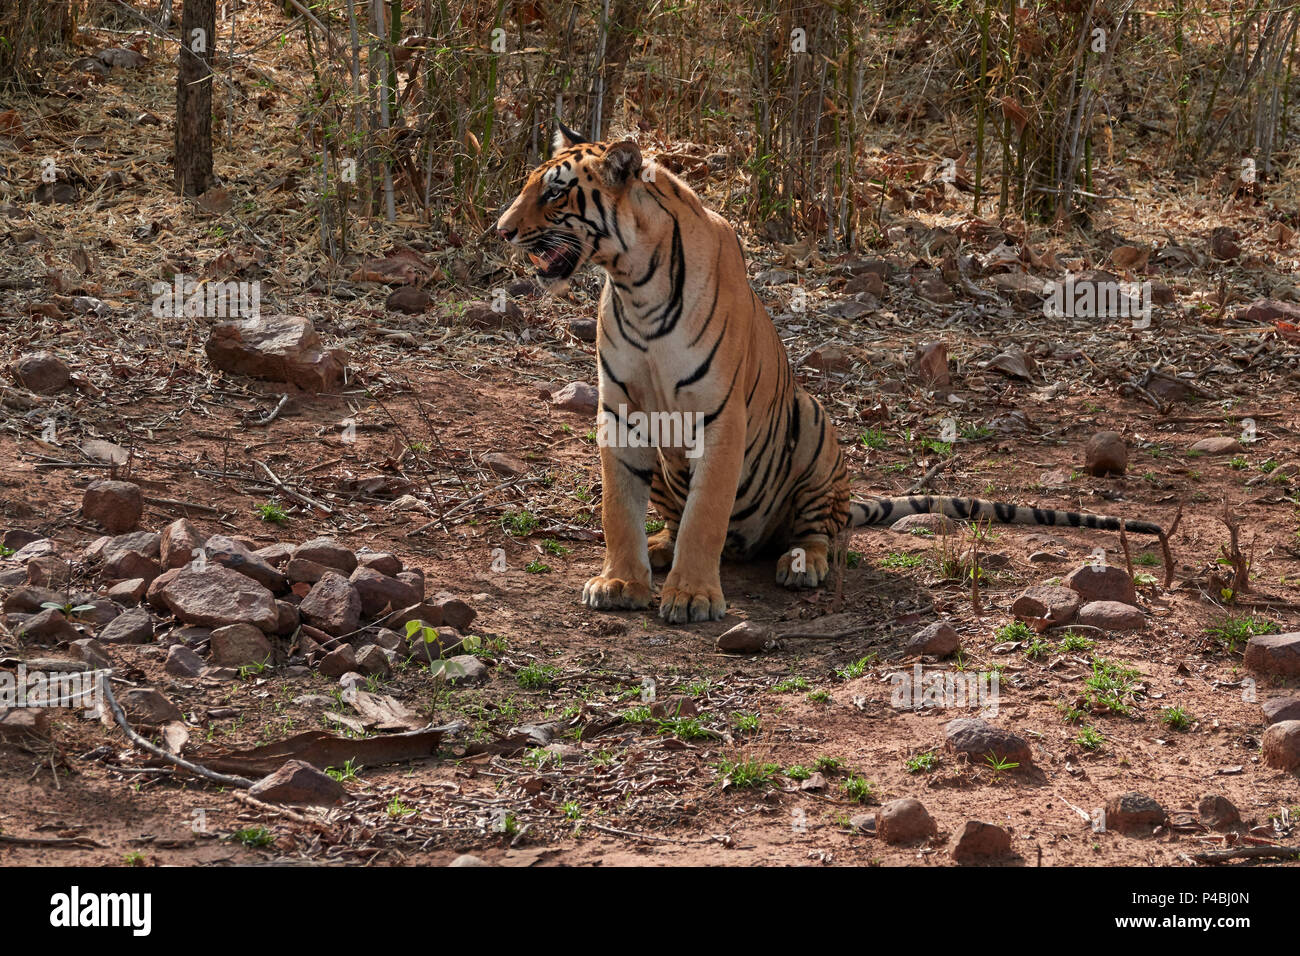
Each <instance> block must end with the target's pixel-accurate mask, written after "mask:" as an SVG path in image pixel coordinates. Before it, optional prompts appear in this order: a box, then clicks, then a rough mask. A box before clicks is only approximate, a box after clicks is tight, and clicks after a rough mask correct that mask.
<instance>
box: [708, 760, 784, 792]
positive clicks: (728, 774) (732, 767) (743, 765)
mask: <svg viewBox="0 0 1300 956" xmlns="http://www.w3.org/2000/svg"><path fill="white" fill-rule="evenodd" d="M713 766H714V768H715V769H716V770H717V771H718V776H719V777H721V778H722V779H723V780H724V781H729V782H730V783H731V786H733V787H736V788H737V789H742V790H744V789H749V788H751V787H766V786H768V785H770V784H771V782H772V778H773V777H774V776H776V775H777V773H779V772H780V770H781V768H780V767H778V766H777V765H776V764H774V763H760V762H759V761H757V760H752V759H747V760H738V761H732V760H727V759H725V758H724V759H722V760H719V761H718V762H717V763H715V764H714V765H713Z"/></svg>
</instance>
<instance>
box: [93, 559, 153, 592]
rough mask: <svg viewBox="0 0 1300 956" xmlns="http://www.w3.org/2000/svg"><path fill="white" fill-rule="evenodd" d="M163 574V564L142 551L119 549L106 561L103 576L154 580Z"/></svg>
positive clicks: (115, 579)
mask: <svg viewBox="0 0 1300 956" xmlns="http://www.w3.org/2000/svg"><path fill="white" fill-rule="evenodd" d="M160 574H162V566H161V565H160V564H159V563H158V562H157V561H156V560H154V559H153V558H151V557H149V556H148V555H146V554H144V553H142V552H140V551H117V552H114V554H113V556H112V557H111V558H109V560H108V561H106V562H105V563H104V569H103V574H102V576H103V577H104V578H106V579H108V580H110V581H130V580H137V579H138V580H141V581H144V582H146V583H145V586H146V587H148V582H150V581H152V580H153V579H154V578H156V577H158V575H160Z"/></svg>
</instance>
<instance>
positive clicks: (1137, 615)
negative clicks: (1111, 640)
mask: <svg viewBox="0 0 1300 956" xmlns="http://www.w3.org/2000/svg"><path fill="white" fill-rule="evenodd" d="M1074 622H1075V623H1076V624H1082V625H1086V626H1088V627H1099V628H1101V629H1102V630H1103V631H1137V630H1141V629H1142V628H1144V627H1146V624H1147V619H1146V615H1144V614H1143V613H1142V612H1141V611H1140V610H1139V609H1137V608H1135V607H1134V606H1133V605H1132V604H1124V603H1122V602H1120V601H1089V602H1088V603H1087V604H1085V605H1084V606H1083V607H1081V608H1080V609H1079V615H1078V617H1076V618H1075V619H1074Z"/></svg>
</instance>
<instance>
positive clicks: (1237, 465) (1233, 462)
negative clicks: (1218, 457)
mask: <svg viewBox="0 0 1300 956" xmlns="http://www.w3.org/2000/svg"><path fill="white" fill-rule="evenodd" d="M1228 467H1229V468H1231V469H1233V470H1234V471H1241V470H1242V469H1243V468H1249V467H1250V462H1248V461H1246V459H1245V458H1243V457H1242V456H1241V455H1238V456H1237V457H1236V458H1233V459H1230V460H1229V461H1228Z"/></svg>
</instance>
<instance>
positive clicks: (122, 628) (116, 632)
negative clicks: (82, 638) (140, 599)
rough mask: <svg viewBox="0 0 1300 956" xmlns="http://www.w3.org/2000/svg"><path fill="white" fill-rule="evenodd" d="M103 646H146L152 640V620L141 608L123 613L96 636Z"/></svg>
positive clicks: (134, 608) (146, 611)
mask: <svg viewBox="0 0 1300 956" xmlns="http://www.w3.org/2000/svg"><path fill="white" fill-rule="evenodd" d="M97 636H98V638H99V640H101V641H102V642H104V643H105V644H148V643H149V642H150V641H152V640H153V618H152V617H150V616H149V611H148V610H147V609H146V608H142V607H133V608H131V609H130V610H127V611H123V612H122V613H121V614H119V615H118V616H117V617H115V618H113V620H112V621H111V622H109V624H108V626H107V627H105V628H103V629H101V630H100V632H99V634H98V635H97Z"/></svg>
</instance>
